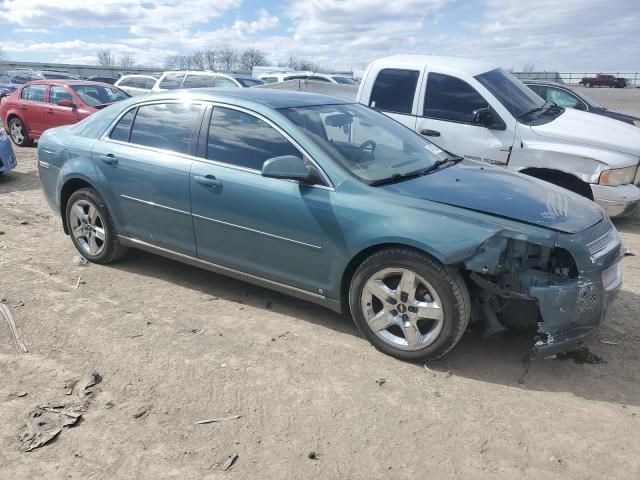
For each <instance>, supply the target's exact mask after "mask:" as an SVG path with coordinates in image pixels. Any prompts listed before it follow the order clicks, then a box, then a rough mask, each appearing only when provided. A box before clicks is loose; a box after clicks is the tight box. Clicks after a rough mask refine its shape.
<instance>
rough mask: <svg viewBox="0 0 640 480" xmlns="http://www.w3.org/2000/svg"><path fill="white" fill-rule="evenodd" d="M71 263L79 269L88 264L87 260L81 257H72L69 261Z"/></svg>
mask: <svg viewBox="0 0 640 480" xmlns="http://www.w3.org/2000/svg"><path fill="white" fill-rule="evenodd" d="M71 261H72V262H73V264H74V265H76V266H78V267H81V266H83V265H88V264H89V260H87V259H86V258H84V257H83V256H82V255H74V257H73V258H72V259H71Z"/></svg>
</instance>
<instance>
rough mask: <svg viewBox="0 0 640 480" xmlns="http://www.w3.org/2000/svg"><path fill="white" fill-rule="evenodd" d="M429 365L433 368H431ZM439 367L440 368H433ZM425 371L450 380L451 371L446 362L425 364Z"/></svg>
mask: <svg viewBox="0 0 640 480" xmlns="http://www.w3.org/2000/svg"><path fill="white" fill-rule="evenodd" d="M429 365H430V366H431V367H432V368H429ZM433 367H439V368H433ZM424 369H425V370H426V371H427V372H429V373H430V374H431V375H433V376H434V377H442V378H449V377H450V376H451V369H450V368H449V367H448V366H447V364H446V363H444V362H428V363H425V364H424Z"/></svg>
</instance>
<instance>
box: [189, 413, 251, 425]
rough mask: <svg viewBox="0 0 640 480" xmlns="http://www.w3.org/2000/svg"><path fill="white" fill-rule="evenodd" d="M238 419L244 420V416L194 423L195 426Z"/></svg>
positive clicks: (210, 419)
mask: <svg viewBox="0 0 640 480" xmlns="http://www.w3.org/2000/svg"><path fill="white" fill-rule="evenodd" d="M238 418H242V415H233V416H231V417H223V418H209V419H207V420H200V421H199V422H196V423H194V425H205V424H207V423H218V422H226V421H227V420H237V419H238Z"/></svg>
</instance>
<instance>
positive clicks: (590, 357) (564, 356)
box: [556, 347, 607, 365]
mask: <svg viewBox="0 0 640 480" xmlns="http://www.w3.org/2000/svg"><path fill="white" fill-rule="evenodd" d="M556 358H558V359H559V360H573V361H574V362H575V363H578V364H584V363H588V364H589V365H599V364H601V363H607V361H606V360H605V359H604V358H602V357H600V356H598V355H596V354H594V353H591V351H590V350H589V349H588V348H587V347H582V348H578V349H577V350H571V351H569V352H564V353H558V354H557V355H556Z"/></svg>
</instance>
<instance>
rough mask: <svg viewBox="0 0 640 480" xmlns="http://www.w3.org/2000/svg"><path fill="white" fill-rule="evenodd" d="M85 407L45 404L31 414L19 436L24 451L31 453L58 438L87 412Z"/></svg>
mask: <svg viewBox="0 0 640 480" xmlns="http://www.w3.org/2000/svg"><path fill="white" fill-rule="evenodd" d="M86 409H87V408H86V406H84V405H67V404H62V405H59V404H45V405H41V406H38V407H36V408H35V409H34V410H32V411H31V413H29V418H28V420H27V422H26V423H25V425H24V426H23V428H22V431H21V432H20V434H19V435H18V438H19V440H20V441H21V442H22V449H23V450H24V451H25V452H30V451H31V450H35V449H36V448H39V447H42V446H43V445H46V444H47V443H49V442H50V441H51V440H53V439H54V438H56V437H57V436H58V434H59V433H60V432H61V431H62V430H63V429H64V428H65V427H72V426H73V425H75V424H76V422H77V421H78V419H79V418H80V417H82V414H83V413H84V412H85V411H86Z"/></svg>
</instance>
